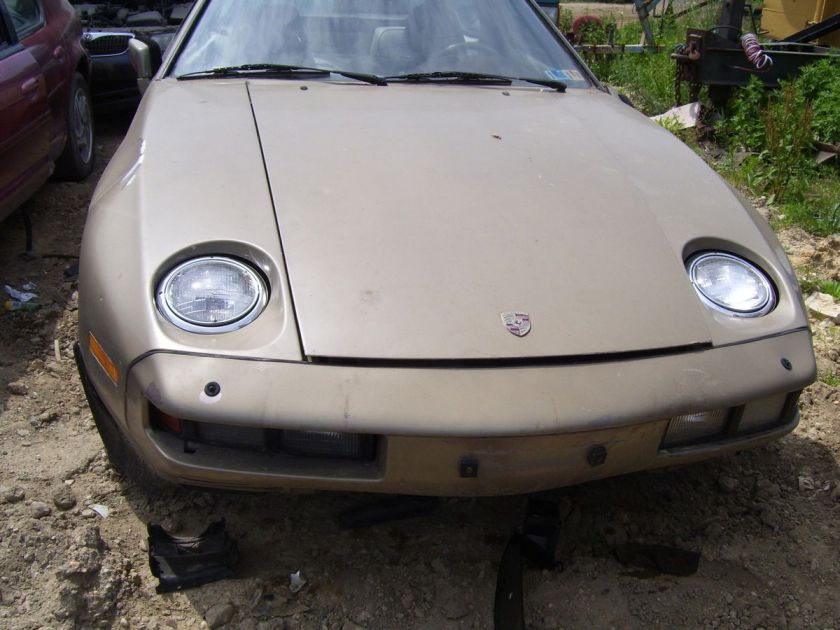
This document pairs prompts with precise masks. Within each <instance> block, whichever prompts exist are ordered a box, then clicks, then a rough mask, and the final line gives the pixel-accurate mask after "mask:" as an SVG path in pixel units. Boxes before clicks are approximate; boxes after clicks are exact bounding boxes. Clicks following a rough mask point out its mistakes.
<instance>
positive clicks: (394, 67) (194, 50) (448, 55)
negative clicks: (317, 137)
mask: <svg viewBox="0 0 840 630" xmlns="http://www.w3.org/2000/svg"><path fill="white" fill-rule="evenodd" d="M256 64H282V65H294V66H306V67H312V68H326V69H335V70H342V71H345V72H355V73H369V74H376V75H380V76H389V77H392V76H399V75H406V74H415V75H416V74H425V73H430V72H470V73H482V74H495V75H504V76H510V77H531V78H540V79H553V80H559V81H563V82H565V83H567V84H568V85H569V87H588V86H589V83H588V81H587V80H586V78H585V76H584V75H583V73H582V71H581V67H580V66H579V65H577V63H576V62H575V61H574V60H573V59H572V57H571V55H570V54H569V53H568V51H567V50H566V49H565V48H564V47H563V46H562V45H561V44H560V43H559V42H558V40H557V39H556V38H555V35H554V34H553V33H552V32H551V31H550V30H549V28H548V27H547V26H546V25H545V23H544V22H542V21H541V19H540V18H539V17H538V16H537V14H536V12H535V11H534V10H533V8H532V6H531V5H530V3H529V2H527V0H493V1H492V2H490V1H488V0H211V1H209V2H208V4H207V6H206V8H205V10H204V12H203V14H202V15H201V17H200V19H199V22H198V23H197V24H196V26H195V27H194V29H193V32H192V33H191V35H190V37H189V40H188V41H187V42H186V43H185V45H184V46H183V49H182V51H181V52H180V54H179V55H178V58H177V62H176V63H175V66H174V70H173V74H175V75H176V76H180V75H185V74H188V73H195V72H202V71H206V70H210V69H213V68H220V67H231V66H243V65H256ZM327 76H329V75H327Z"/></svg>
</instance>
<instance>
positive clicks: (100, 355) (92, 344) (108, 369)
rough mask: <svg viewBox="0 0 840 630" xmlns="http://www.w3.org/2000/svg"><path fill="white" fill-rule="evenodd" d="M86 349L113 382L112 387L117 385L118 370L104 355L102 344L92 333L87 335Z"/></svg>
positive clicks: (118, 378)
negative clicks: (87, 348) (88, 349)
mask: <svg viewBox="0 0 840 630" xmlns="http://www.w3.org/2000/svg"><path fill="white" fill-rule="evenodd" d="M88 347H89V348H90V353H91V354H92V355H93V356H94V357H95V358H96V360H97V361H98V362H99V365H101V366H102V369H103V370H105V373H106V374H107V375H108V376H109V377H110V378H111V380H112V381H114V385H118V384H119V382H120V373H119V370H117V366H116V365H114V362H113V361H111V358H110V357H109V356H108V355H107V354H106V353H105V350H104V349H103V348H102V344H100V343H99V341H98V340H97V339H96V337H94V336H93V333H88Z"/></svg>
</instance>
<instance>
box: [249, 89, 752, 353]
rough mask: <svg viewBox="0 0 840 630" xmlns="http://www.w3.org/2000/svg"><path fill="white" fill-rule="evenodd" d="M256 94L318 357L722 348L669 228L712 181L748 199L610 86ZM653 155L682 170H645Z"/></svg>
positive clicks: (296, 289) (721, 193)
mask: <svg viewBox="0 0 840 630" xmlns="http://www.w3.org/2000/svg"><path fill="white" fill-rule="evenodd" d="M250 98H251V102H252V106H253V109H254V115H255V119H256V122H257V127H258V130H259V135H260V140H261V144H262V149H263V153H264V160H265V164H266V170H267V175H268V179H269V182H270V185H271V190H272V194H273V199H274V204H275V211H276V215H277V222H278V226H279V232H280V235H281V240H282V245H283V250H284V254H285V258H286V265H287V269H288V277H289V281H290V286H291V292H292V297H293V300H294V306H295V310H296V315H297V320H298V325H299V330H300V335H301V340H302V346H303V350H304V353H305V354H306V355H307V356H310V357H332V358H362V359H395V360H426V359H431V360H440V359H444V360H458V359H509V358H530V357H567V356H579V355H596V354H613V353H624V352H636V351H649V350H661V349H668V348H680V347H685V346H692V345H695V344H706V343H709V342H710V341H711V337H710V333H709V330H708V327H707V325H706V321H705V319H704V316H703V313H702V308H701V307H700V305H699V302H698V300H697V298H696V295H695V292H694V290H693V288H692V286H691V284H690V283H689V281H688V279H687V276H686V272H685V267H684V262H683V255H682V246H683V243H684V240H683V239H682V238H673V235H669V233H668V231H667V229H665V227H664V223H667V222H669V221H673V220H674V217H675V216H676V217H677V218H679V215H681V214H685V211H683V210H681V208H682V207H683V206H685V204H686V202H687V198H686V196H685V195H686V193H688V194H690V193H691V192H692V191H691V189H692V188H693V187H697V186H698V185H700V186H703V185H704V184H706V185H707V186H706V188H707V189H706V190H704V191H703V192H702V194H703V195H706V196H708V195H711V196H713V197H714V196H717V197H720V198H722V199H723V201H724V202H725V203H727V204H728V205H729V206H730V207H731V206H732V205H733V201H734V196H733V195H732V193H731V192H729V191H728V190H727V189H726V187H725V185H722V183H721V182H720V181H719V180H718V179H717V177H716V176H714V175H712V176H711V177H710V171H709V169H708V168H707V167H706V166H705V165H704V164H702V162H701V161H700V160H699V159H697V158H696V157H695V156H694V155H693V154H692V153H691V152H690V151H688V150H686V149H685V148H684V147H683V146H682V145H681V144H680V143H678V142H676V141H675V140H673V138H671V137H670V134H667V133H666V132H664V131H662V130H659V129H657V128H654V125H652V123H650V122H649V121H647V119H646V118H645V117H644V116H642V115H640V114H639V113H638V112H635V111H634V110H632V109H630V108H628V107H626V106H624V105H622V104H620V103H619V102H618V101H617V100H615V99H613V98H611V97H609V96H608V95H605V94H602V93H600V92H596V91H594V90H591V91H570V92H569V93H567V94H558V93H556V92H552V91H550V90H547V91H544V92H540V91H538V90H535V89H533V88H524V89H507V90H502V89H499V88H496V87H492V88H480V87H478V88H476V87H466V86H454V85H445V86H441V85H393V84H392V85H391V86H389V87H387V88H384V87H376V86H366V85H359V84H348V85H335V84H318V83H313V84H311V85H309V86H308V89H306V90H302V89H300V86H299V85H294V84H280V85H278V84H277V83H276V82H271V83H268V82H257V83H252V84H251V85H250ZM646 143H647V144H648V145H650V144H651V143H652V144H653V146H647V147H646V146H645V144H646ZM653 151H664V152H665V153H666V154H665V156H664V157H665V158H666V161H671V162H672V163H673V171H672V172H671V173H668V172H651V170H650V169H651V167H652V166H654V165H648V164H645V158H644V156H645V155H647V154H651V153H652V152H653ZM660 157H662V156H660ZM692 178H693V179H692ZM698 192H699V191H698ZM735 205H736V206H737V202H736V203H735ZM738 210H739V211H740V212H741V213H742V214H743V211H742V210H740V209H738ZM507 312H522V313H527V314H528V315H529V317H530V321H531V325H532V329H531V331H530V333H529V334H527V336H524V337H519V336H516V335H514V334H511V332H510V331H509V330H507V328H506V327H505V325H504V322H503V317H502V314H503V313H507Z"/></svg>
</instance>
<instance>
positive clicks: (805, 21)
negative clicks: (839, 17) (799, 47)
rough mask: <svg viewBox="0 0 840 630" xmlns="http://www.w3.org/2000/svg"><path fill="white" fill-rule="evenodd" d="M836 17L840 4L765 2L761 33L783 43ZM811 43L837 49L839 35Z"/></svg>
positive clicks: (837, 0) (826, 0)
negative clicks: (795, 34)
mask: <svg viewBox="0 0 840 630" xmlns="http://www.w3.org/2000/svg"><path fill="white" fill-rule="evenodd" d="M838 13H840V0H765V2H764V6H763V8H762V10H761V29H762V31H766V32H767V35H768V36H769V37H772V38H773V39H785V38H786V37H788V36H789V35H792V34H793V33H796V32H797V31H801V30H803V29H805V28H807V27H809V26H811V25H813V24H817V23H819V22H822V21H823V20H827V19H828V18H830V17H831V16H833V15H836V14H838ZM814 43H816V44H821V45H823V46H836V47H840V31H834V32H833V33H829V34H828V35H825V36H823V37H821V38H820V39H817V40H816V41H815V42H814Z"/></svg>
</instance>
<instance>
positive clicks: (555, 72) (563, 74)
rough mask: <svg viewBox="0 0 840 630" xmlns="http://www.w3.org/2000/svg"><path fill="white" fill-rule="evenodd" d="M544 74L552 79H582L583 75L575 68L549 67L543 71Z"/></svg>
mask: <svg viewBox="0 0 840 630" xmlns="http://www.w3.org/2000/svg"><path fill="white" fill-rule="evenodd" d="M545 76H547V77H548V78H549V79H551V80H553V81H583V80H584V79H583V75H582V74H581V73H580V72H579V71H577V70H561V69H560V68H551V69H549V70H546V71H545Z"/></svg>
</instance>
